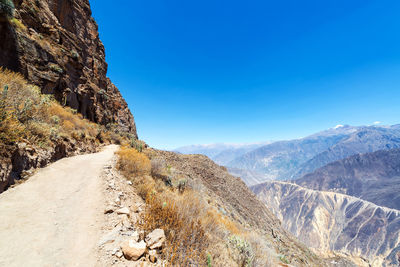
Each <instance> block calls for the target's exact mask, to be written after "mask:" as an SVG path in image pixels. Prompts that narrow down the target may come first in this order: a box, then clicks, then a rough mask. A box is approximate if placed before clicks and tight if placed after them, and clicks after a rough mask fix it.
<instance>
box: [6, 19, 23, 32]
mask: <svg viewBox="0 0 400 267" xmlns="http://www.w3.org/2000/svg"><path fill="white" fill-rule="evenodd" d="M10 22H11V24H12V25H14V26H15V27H16V28H17V29H18V30H22V31H26V26H25V25H24V24H23V23H22V22H21V21H20V20H19V19H17V18H12V19H11V20H10Z"/></svg>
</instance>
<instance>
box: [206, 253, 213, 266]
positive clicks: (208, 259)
mask: <svg viewBox="0 0 400 267" xmlns="http://www.w3.org/2000/svg"><path fill="white" fill-rule="evenodd" d="M207 267H212V265H211V254H210V253H207Z"/></svg>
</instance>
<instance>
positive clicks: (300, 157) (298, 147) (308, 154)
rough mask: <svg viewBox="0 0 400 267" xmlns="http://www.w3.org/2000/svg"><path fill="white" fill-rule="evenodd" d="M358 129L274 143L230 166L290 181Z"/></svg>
mask: <svg viewBox="0 0 400 267" xmlns="http://www.w3.org/2000/svg"><path fill="white" fill-rule="evenodd" d="M357 129H358V128H357V127H351V126H342V127H335V128H332V129H329V130H326V131H323V132H320V133H317V134H314V135H311V136H309V137H306V138H303V139H296V140H291V141H279V142H274V143H272V144H268V145H265V146H263V147H260V148H258V149H255V150H253V151H251V152H248V153H246V154H244V155H242V156H239V157H237V158H236V159H234V160H232V161H231V162H229V163H228V164H227V166H228V167H232V168H239V169H243V170H249V171H254V172H258V173H261V174H264V175H266V176H267V177H268V178H269V179H278V180H286V179H290V178H291V177H293V176H294V175H295V174H296V172H297V171H298V170H299V169H300V168H302V166H303V164H304V163H306V162H307V161H309V160H310V159H312V158H313V157H314V156H316V155H318V154H319V153H322V152H323V151H326V150H327V149H329V148H330V147H332V146H333V145H335V144H337V143H339V142H340V141H342V140H344V139H346V138H348V137H349V135H350V134H352V133H354V132H356V131H357Z"/></svg>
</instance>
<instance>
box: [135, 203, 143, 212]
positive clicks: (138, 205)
mask: <svg viewBox="0 0 400 267" xmlns="http://www.w3.org/2000/svg"><path fill="white" fill-rule="evenodd" d="M141 211H142V208H141V207H140V204H136V205H134V206H133V212H135V213H138V212H141Z"/></svg>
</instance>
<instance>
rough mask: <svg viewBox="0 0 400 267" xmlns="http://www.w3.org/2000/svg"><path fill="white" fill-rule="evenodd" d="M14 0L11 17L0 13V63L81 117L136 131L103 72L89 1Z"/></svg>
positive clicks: (103, 53)
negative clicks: (21, 75) (75, 111)
mask: <svg viewBox="0 0 400 267" xmlns="http://www.w3.org/2000/svg"><path fill="white" fill-rule="evenodd" d="M3 2H4V1H3ZM3 2H2V3H3ZM8 2H10V1H8ZM5 3H7V1H5ZM14 5H15V10H14V12H13V13H14V17H13V18H12V19H10V18H7V17H5V16H4V15H3V16H1V14H0V36H1V40H2V41H1V42H0V66H1V67H4V68H7V69H9V70H12V71H14V72H19V73H21V74H23V76H24V77H25V78H26V80H28V82H30V83H31V84H34V85H37V86H38V87H39V88H40V89H41V91H42V93H44V94H51V95H53V96H54V97H55V99H56V100H57V101H58V102H59V103H61V104H63V105H66V106H69V107H71V108H73V109H75V110H77V111H78V112H79V113H81V114H82V115H83V117H84V118H87V119H89V120H91V121H93V122H96V123H99V124H102V125H109V126H112V125H116V126H117V127H118V128H119V129H120V131H123V132H129V133H130V134H132V135H134V136H135V137H137V133H136V126H135V121H134V118H133V115H132V114H131V112H130V110H129V108H128V105H127V103H126V102H125V100H124V99H123V98H122V96H121V94H120V92H119V90H118V89H117V88H116V87H115V86H114V84H113V83H112V82H111V81H110V79H108V78H107V76H106V75H107V63H106V61H105V49H104V46H103V44H102V42H101V41H100V38H99V33H98V30H97V29H98V26H97V24H96V22H95V20H94V19H93V17H92V13H91V9H90V4H89V1H88V0H81V1H78V0H69V1H53V0H36V1H31V0H18V1H14Z"/></svg>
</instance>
